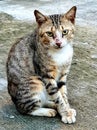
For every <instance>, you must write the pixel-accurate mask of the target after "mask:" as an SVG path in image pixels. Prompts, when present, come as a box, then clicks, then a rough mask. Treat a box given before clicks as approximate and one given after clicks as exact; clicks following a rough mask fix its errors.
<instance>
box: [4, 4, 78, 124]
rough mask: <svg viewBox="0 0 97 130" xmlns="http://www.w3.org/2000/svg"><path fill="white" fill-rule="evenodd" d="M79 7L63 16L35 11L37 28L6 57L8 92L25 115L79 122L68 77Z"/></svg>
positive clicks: (18, 42) (20, 40)
mask: <svg viewBox="0 0 97 130" xmlns="http://www.w3.org/2000/svg"><path fill="white" fill-rule="evenodd" d="M75 13H76V7H75V6H74V7H72V8H71V9H70V10H69V11H68V12H67V13H65V14H62V15H58V14H57V15H50V16H45V15H43V14H42V13H40V12H39V11H37V10H35V12H34V14H35V17H36V22H37V25H38V27H37V28H36V29H35V30H34V32H33V33H31V34H28V35H27V36H25V37H23V38H21V39H19V40H18V41H17V42H16V43H15V44H14V45H13V46H12V48H11V50H10V52H9V55H8V60H7V78H8V92H9V94H10V96H11V98H12V101H13V102H14V104H15V106H16V108H17V110H18V111H19V112H20V113H22V114H30V115H36V116H48V117H53V116H55V115H56V113H57V112H59V114H60V115H61V117H62V121H63V122H64V123H74V122H75V121H76V118H75V116H76V111H75V110H74V109H71V108H70V105H69V103H68V98H67V88H66V78H67V74H68V72H69V69H70V65H71V61H72V56H73V48H72V39H73V36H74V21H75Z"/></svg>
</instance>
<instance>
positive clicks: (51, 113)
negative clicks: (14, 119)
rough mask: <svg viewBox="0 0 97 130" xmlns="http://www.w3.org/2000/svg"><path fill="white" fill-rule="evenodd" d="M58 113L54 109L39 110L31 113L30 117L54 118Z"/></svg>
mask: <svg viewBox="0 0 97 130" xmlns="http://www.w3.org/2000/svg"><path fill="white" fill-rule="evenodd" d="M56 114H57V112H56V110H54V109H50V108H37V109H36V110H34V111H32V112H31V113H29V115H33V116H47V117H54V116H56Z"/></svg>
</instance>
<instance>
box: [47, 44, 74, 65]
mask: <svg viewBox="0 0 97 130" xmlns="http://www.w3.org/2000/svg"><path fill="white" fill-rule="evenodd" d="M49 55H50V56H51V57H52V59H53V61H54V62H55V63H56V64H57V65H58V66H61V65H64V63H68V62H71V60H72V56H73V47H72V45H70V44H67V45H66V46H65V47H63V48H60V49H56V50H49Z"/></svg>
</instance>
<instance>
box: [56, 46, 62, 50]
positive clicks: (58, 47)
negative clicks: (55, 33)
mask: <svg viewBox="0 0 97 130" xmlns="http://www.w3.org/2000/svg"><path fill="white" fill-rule="evenodd" d="M61 48H63V46H55V49H61Z"/></svg>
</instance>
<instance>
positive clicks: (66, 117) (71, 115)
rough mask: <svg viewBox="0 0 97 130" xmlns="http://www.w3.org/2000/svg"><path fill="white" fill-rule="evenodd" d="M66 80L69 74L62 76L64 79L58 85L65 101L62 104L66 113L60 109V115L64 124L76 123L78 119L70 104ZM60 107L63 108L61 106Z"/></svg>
mask: <svg viewBox="0 0 97 130" xmlns="http://www.w3.org/2000/svg"><path fill="white" fill-rule="evenodd" d="M66 78H67V73H65V74H64V75H62V77H61V78H60V81H59V82H58V83H57V84H58V87H59V88H60V89H59V91H60V93H61V95H62V98H63V100H64V101H62V100H61V101H60V102H64V103H62V104H64V105H63V106H64V107H65V112H64V110H62V109H61V108H59V113H61V116H62V121H63V122H64V123H74V122H75V121H76V118H75V117H76V110H75V109H71V108H70V105H69V102H68V97H67V87H66ZM58 100H59V99H58ZM57 102H58V101H57ZM58 106H61V104H60V105H58Z"/></svg>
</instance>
